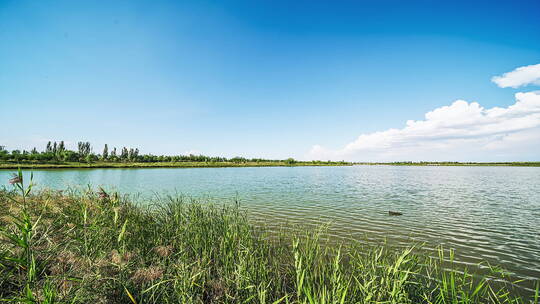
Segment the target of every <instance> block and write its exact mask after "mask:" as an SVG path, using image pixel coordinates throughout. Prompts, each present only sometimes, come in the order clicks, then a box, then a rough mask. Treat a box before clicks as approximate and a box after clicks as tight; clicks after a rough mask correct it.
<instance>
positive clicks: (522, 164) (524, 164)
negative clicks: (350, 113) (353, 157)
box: [355, 162, 540, 167]
mask: <svg viewBox="0 0 540 304" xmlns="http://www.w3.org/2000/svg"><path fill="white" fill-rule="evenodd" d="M355 164H357V165H388V166H498V167H505V166H506V167H540V162H484V163H475V162H387V163H355Z"/></svg>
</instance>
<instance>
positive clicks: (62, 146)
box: [58, 140, 66, 153]
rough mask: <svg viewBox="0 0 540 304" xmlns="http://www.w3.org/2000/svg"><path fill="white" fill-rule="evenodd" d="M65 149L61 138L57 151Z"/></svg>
mask: <svg viewBox="0 0 540 304" xmlns="http://www.w3.org/2000/svg"><path fill="white" fill-rule="evenodd" d="M65 150H66V146H65V145H64V141H63V140H62V141H61V142H60V144H59V145H58V152H60V153H61V152H64V151H65Z"/></svg>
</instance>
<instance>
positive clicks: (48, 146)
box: [45, 141, 52, 153]
mask: <svg viewBox="0 0 540 304" xmlns="http://www.w3.org/2000/svg"><path fill="white" fill-rule="evenodd" d="M45 152H46V153H51V152H52V144H51V142H50V141H49V142H47V147H46V148H45Z"/></svg>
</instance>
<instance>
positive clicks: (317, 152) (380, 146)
mask: <svg viewBox="0 0 540 304" xmlns="http://www.w3.org/2000/svg"><path fill="white" fill-rule="evenodd" d="M536 69H538V71H539V72H540V64H539V65H531V66H527V67H522V68H518V69H516V70H514V71H512V72H509V73H506V74H504V75H502V76H500V77H494V79H493V81H494V82H496V83H497V84H498V85H499V86H501V87H506V86H520V85H524V84H527V83H535V82H536V81H538V80H539V78H538V77H540V76H538V75H540V73H538V75H537V76H534V75H536V74H535V73H537V72H535V71H536ZM535 77H536V78H535ZM539 149H540V92H525V93H523V92H521V93H517V94H515V103H514V104H513V105H511V106H509V107H506V108H500V107H494V108H490V109H486V108H484V107H482V106H481V105H480V104H478V103H477V102H467V101H465V100H456V101H454V102H453V103H452V104H451V105H449V106H444V107H440V108H437V109H435V110H433V111H430V112H428V113H426V114H425V119H424V120H416V121H415V120H409V121H407V122H406V124H405V126H404V127H403V128H401V129H388V130H386V131H380V132H374V133H367V134H362V135H360V136H359V137H358V138H357V139H356V140H354V141H353V142H351V143H349V144H347V145H345V146H344V147H343V148H341V149H334V150H333V149H327V148H325V147H322V146H320V145H315V146H313V147H312V149H311V151H310V152H309V153H308V158H310V159H324V160H326V159H331V160H349V161H399V160H412V161H419V160H430V161H443V160H449V161H512V160H514V161H518V160H540V150H539Z"/></svg>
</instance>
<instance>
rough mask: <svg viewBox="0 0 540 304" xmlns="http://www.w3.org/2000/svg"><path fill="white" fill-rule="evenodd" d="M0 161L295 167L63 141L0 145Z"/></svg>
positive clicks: (262, 160) (238, 158)
mask: <svg viewBox="0 0 540 304" xmlns="http://www.w3.org/2000/svg"><path fill="white" fill-rule="evenodd" d="M0 161H9V162H87V163H91V162H97V161H103V162H235V163H242V162H281V161H285V162H286V163H288V164H294V163H296V162H297V161H296V160H294V159H293V158H288V159H286V160H270V159H262V158H251V159H248V158H244V157H233V158H226V157H211V156H205V155H194V154H190V155H152V154H140V153H139V149H138V148H128V147H122V148H121V149H120V150H117V149H116V147H113V148H112V149H109V146H108V145H107V144H105V146H104V147H103V150H102V152H101V153H95V152H94V150H93V147H92V145H91V144H90V142H78V143H77V151H73V150H69V149H67V148H66V146H65V144H64V141H60V142H51V141H49V142H48V143H47V145H46V147H45V150H43V151H38V150H37V149H36V148H33V149H32V150H30V151H27V150H22V151H21V150H12V151H8V150H6V149H5V147H4V146H0Z"/></svg>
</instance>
